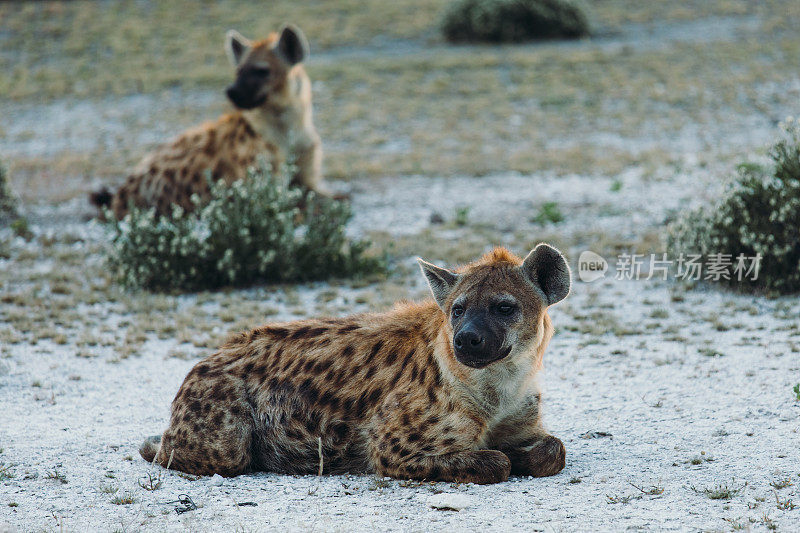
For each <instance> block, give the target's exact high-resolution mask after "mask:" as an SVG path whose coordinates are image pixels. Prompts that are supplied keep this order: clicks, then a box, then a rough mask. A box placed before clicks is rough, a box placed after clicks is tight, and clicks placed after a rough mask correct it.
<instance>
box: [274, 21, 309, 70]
mask: <svg viewBox="0 0 800 533" xmlns="http://www.w3.org/2000/svg"><path fill="white" fill-rule="evenodd" d="M276 49H277V51H278V53H279V54H280V55H281V57H283V59H284V61H286V62H287V63H289V64H290V65H296V64H297V63H300V62H301V61H303V60H304V59H305V58H306V57H307V56H308V41H306V36H305V35H303V32H302V31H301V30H300V28H298V27H297V26H295V25H294V24H286V25H285V26H284V27H283V28H281V38H280V40H278V45H277V47H276Z"/></svg>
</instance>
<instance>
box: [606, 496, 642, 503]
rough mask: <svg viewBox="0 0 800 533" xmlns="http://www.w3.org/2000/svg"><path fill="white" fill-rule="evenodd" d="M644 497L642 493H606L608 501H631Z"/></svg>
mask: <svg viewBox="0 0 800 533" xmlns="http://www.w3.org/2000/svg"><path fill="white" fill-rule="evenodd" d="M641 498H642V495H641V494H627V495H624V494H622V495H621V494H606V501H608V503H623V504H625V503H630V502H631V501H633V500H639V499H641Z"/></svg>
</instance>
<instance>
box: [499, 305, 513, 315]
mask: <svg viewBox="0 0 800 533" xmlns="http://www.w3.org/2000/svg"><path fill="white" fill-rule="evenodd" d="M497 312H498V313H500V314H501V315H510V314H511V313H513V312H514V306H513V305H511V304H500V305H498V306H497Z"/></svg>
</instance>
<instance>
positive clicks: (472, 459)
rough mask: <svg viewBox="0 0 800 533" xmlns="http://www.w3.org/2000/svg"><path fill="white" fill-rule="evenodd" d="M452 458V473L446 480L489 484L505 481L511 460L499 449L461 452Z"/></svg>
mask: <svg viewBox="0 0 800 533" xmlns="http://www.w3.org/2000/svg"><path fill="white" fill-rule="evenodd" d="M454 459H455V460H454V464H453V469H452V471H451V474H452V475H451V476H448V477H450V479H447V480H446V481H455V482H457V483H477V484H479V485H490V484H492V483H500V482H502V481H507V480H508V476H509V475H510V474H511V460H510V459H509V458H508V456H507V455H506V454H504V453H503V452H501V451H499V450H475V451H471V452H462V453H460V454H457V457H456V458H454Z"/></svg>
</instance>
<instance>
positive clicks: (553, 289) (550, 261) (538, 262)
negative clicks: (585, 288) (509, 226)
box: [520, 243, 572, 306]
mask: <svg viewBox="0 0 800 533" xmlns="http://www.w3.org/2000/svg"><path fill="white" fill-rule="evenodd" d="M520 269H522V273H523V274H524V275H525V277H526V278H528V280H530V282H531V283H533V284H534V285H536V286H537V287H539V288H540V289H541V290H542V292H543V293H544V296H545V298H547V302H546V303H547V305H548V306H550V305H553V304H554V303H557V302H560V301H561V300H563V299H564V298H566V297H567V295H568V294H569V289H570V286H571V284H572V275H571V273H570V270H569V265H568V264H567V260H566V259H564V256H563V255H561V252H559V251H558V250H556V249H555V248H553V247H552V246H550V245H549V244H544V243H542V244H539V245H537V246H536V248H534V249H533V250H531V253H529V254H528V257H526V258H525V260H524V261H523V262H522V266H520Z"/></svg>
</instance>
